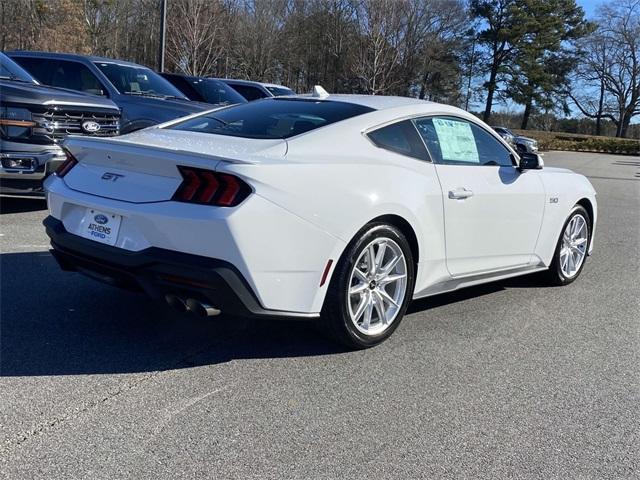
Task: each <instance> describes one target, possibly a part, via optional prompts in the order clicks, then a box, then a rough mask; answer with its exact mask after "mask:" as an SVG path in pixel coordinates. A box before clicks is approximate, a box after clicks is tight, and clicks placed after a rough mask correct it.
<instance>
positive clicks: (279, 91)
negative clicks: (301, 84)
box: [265, 87, 296, 97]
mask: <svg viewBox="0 0 640 480" xmlns="http://www.w3.org/2000/svg"><path fill="white" fill-rule="evenodd" d="M265 88H266V89H267V90H269V91H270V92H271V94H272V95H273V96H274V97H282V96H283V95H295V94H296V92H294V91H293V90H291V89H290V88H287V87H265Z"/></svg>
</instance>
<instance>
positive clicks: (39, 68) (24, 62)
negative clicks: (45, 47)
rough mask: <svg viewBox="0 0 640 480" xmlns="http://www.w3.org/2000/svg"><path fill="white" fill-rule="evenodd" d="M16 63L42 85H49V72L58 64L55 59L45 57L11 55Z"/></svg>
mask: <svg viewBox="0 0 640 480" xmlns="http://www.w3.org/2000/svg"><path fill="white" fill-rule="evenodd" d="M12 58H13V59H14V60H15V61H16V63H18V64H19V65H20V66H21V67H22V68H24V69H25V70H26V71H27V72H29V73H30V74H31V75H33V76H34V77H35V79H36V80H38V81H39V82H40V83H42V84H43V85H51V72H53V71H54V69H55V68H56V66H57V65H58V61H57V60H49V59H46V58H25V57H12Z"/></svg>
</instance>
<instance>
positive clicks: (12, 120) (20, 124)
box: [0, 105, 36, 139]
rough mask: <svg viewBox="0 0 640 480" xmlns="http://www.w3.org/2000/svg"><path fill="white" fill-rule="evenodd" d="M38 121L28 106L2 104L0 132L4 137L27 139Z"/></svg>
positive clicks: (0, 108) (0, 109)
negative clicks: (35, 120) (34, 118)
mask: <svg viewBox="0 0 640 480" xmlns="http://www.w3.org/2000/svg"><path fill="white" fill-rule="evenodd" d="M35 126H36V122H34V121H33V118H32V117H31V112H30V111H29V110H27V109H26V108H18V107H8V106H4V105H3V106H0V134H1V135H2V137H3V138H16V139H26V138H29V137H30V136H31V128H32V127H35Z"/></svg>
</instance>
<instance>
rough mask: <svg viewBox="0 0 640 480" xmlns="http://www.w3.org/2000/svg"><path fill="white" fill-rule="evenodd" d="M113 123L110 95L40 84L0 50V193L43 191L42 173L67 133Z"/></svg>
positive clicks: (106, 129) (112, 128) (99, 132)
mask: <svg viewBox="0 0 640 480" xmlns="http://www.w3.org/2000/svg"><path fill="white" fill-rule="evenodd" d="M119 129H120V110H119V109H118V107H117V106H116V105H115V104H114V103H113V102H112V101H111V100H108V99H106V98H103V97H99V96H96V95H87V94H82V93H78V92H75V91H72V90H66V89H62V88H50V87H44V86H42V85H40V84H39V83H38V82H37V81H36V80H35V79H34V78H33V77H32V76H31V75H30V74H28V73H27V72H26V71H25V70H24V69H22V68H21V67H20V66H19V65H17V64H16V63H15V62H14V61H13V60H11V59H10V58H9V57H7V56H6V55H5V54H4V53H2V52H0V163H1V165H0V195H17V196H28V197H43V196H44V191H43V188H42V182H43V180H44V178H45V177H46V176H47V175H49V174H50V173H52V172H54V171H55V169H56V168H57V166H58V165H59V164H60V163H62V162H63V161H64V160H65V158H66V157H65V155H64V152H63V151H62V149H61V147H60V143H61V142H62V140H64V138H65V137H66V136H67V135H91V136H100V137H106V136H113V135H118V133H119Z"/></svg>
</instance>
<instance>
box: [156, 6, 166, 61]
mask: <svg viewBox="0 0 640 480" xmlns="http://www.w3.org/2000/svg"><path fill="white" fill-rule="evenodd" d="M166 29H167V0H160V48H159V51H158V71H159V72H164V43H165V33H166Z"/></svg>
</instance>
